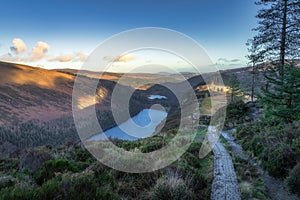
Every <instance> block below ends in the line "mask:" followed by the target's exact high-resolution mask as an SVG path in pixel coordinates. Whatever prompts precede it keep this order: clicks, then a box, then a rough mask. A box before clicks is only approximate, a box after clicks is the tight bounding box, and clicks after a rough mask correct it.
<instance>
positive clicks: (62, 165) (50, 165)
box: [35, 159, 79, 185]
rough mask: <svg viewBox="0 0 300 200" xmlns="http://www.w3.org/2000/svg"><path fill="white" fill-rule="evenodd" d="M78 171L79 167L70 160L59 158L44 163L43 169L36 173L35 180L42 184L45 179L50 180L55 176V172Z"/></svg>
mask: <svg viewBox="0 0 300 200" xmlns="http://www.w3.org/2000/svg"><path fill="white" fill-rule="evenodd" d="M67 171H71V172H78V171H79V170H78V168H77V167H76V166H75V165H74V164H73V163H71V162H70V161H69V160H65V159H59V160H50V161H47V162H45V163H44V165H43V167H42V168H41V170H40V171H39V172H38V173H37V174H36V176H35V180H36V182H37V183H38V184H39V185H41V184H43V183H44V182H45V181H47V180H50V179H51V178H53V177H54V176H55V172H61V173H63V172H67Z"/></svg>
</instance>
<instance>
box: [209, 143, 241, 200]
mask: <svg viewBox="0 0 300 200" xmlns="http://www.w3.org/2000/svg"><path fill="white" fill-rule="evenodd" d="M213 153H214V180H213V184H212V192H211V199H212V200H223V199H224V200H240V199H241V193H240V188H239V185H238V181H237V177H236V174H235V171H234V167H233V163H232V159H231V156H230V155H229V153H228V152H227V150H226V149H225V148H224V146H223V145H222V143H221V142H219V141H218V142H217V143H216V144H215V146H214V148H213Z"/></svg>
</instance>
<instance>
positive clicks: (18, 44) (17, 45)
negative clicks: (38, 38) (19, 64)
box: [10, 38, 27, 54]
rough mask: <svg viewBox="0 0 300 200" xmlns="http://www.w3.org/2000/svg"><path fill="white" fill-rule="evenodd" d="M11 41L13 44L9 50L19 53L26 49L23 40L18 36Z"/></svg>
mask: <svg viewBox="0 0 300 200" xmlns="http://www.w3.org/2000/svg"><path fill="white" fill-rule="evenodd" d="M12 43H13V46H11V47H10V50H11V51H12V52H14V53H15V54H21V53H24V52H25V51H26V50H27V47H26V44H25V42H24V41H23V40H22V39H20V38H15V39H13V41H12Z"/></svg>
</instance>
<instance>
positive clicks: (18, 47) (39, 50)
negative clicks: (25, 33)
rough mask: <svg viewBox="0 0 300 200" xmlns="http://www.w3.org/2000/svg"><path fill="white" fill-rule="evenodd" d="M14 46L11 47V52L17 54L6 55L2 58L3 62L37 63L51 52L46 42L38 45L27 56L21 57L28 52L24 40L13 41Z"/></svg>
mask: <svg viewBox="0 0 300 200" xmlns="http://www.w3.org/2000/svg"><path fill="white" fill-rule="evenodd" d="M12 42H13V45H14V46H12V47H10V50H11V51H12V52H13V53H14V54H15V55H13V54H11V53H8V54H5V55H3V56H2V57H1V60H5V61H11V62H14V61H19V62H30V61H37V60H40V59H42V58H44V57H46V53H47V52H48V51H49V49H50V46H49V45H48V44H47V43H46V42H42V41H39V42H37V43H36V45H35V46H34V47H33V48H32V50H31V52H30V53H28V54H27V55H24V56H23V55H20V54H22V53H23V52H25V51H26V50H27V47H26V45H25V43H24V42H23V40H22V39H20V38H15V39H13V41H12Z"/></svg>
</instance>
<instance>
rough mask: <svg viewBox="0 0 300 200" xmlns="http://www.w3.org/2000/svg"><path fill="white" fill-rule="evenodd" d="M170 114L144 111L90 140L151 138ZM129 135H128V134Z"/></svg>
mask: <svg viewBox="0 0 300 200" xmlns="http://www.w3.org/2000/svg"><path fill="white" fill-rule="evenodd" d="M167 115H168V113H167V112H165V111H161V110H155V109H143V110H142V111H141V112H139V113H138V114H137V115H136V116H134V117H132V118H131V119H128V120H127V121H125V122H123V123H122V124H120V125H119V126H115V127H113V128H111V129H108V130H106V131H105V132H104V133H100V134H97V135H94V136H92V137H90V138H89V139H88V140H106V139H108V138H109V137H111V138H118V139H121V140H138V139H141V138H146V137H149V136H151V135H152V134H153V133H154V132H155V129H156V127H157V126H158V125H159V124H160V123H161V122H162V121H163V120H164V119H166V117H167ZM127 133H128V134H127Z"/></svg>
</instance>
